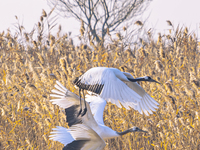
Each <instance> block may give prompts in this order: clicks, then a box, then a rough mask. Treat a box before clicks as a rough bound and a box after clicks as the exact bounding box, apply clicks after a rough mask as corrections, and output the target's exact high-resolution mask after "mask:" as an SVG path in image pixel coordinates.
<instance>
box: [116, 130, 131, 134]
mask: <svg viewBox="0 0 200 150" xmlns="http://www.w3.org/2000/svg"><path fill="white" fill-rule="evenodd" d="M129 132H132V131H131V129H128V130H125V131H123V132H117V134H118V135H120V136H122V135H125V134H127V133H129Z"/></svg>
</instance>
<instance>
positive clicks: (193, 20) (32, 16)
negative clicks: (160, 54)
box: [0, 0, 200, 36]
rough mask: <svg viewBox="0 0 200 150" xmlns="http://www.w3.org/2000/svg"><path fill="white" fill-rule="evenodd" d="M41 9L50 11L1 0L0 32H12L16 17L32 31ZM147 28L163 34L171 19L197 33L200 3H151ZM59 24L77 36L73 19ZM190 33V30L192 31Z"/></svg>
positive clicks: (40, 3) (38, 4) (32, 0)
mask: <svg viewBox="0 0 200 150" xmlns="http://www.w3.org/2000/svg"><path fill="white" fill-rule="evenodd" d="M42 9H44V10H46V11H47V12H49V11H50V8H49V6H48V5H47V2H46V0H0V19H1V23H0V32H2V31H3V30H6V29H7V28H10V29H11V30H12V29H14V26H13V24H14V23H16V22H17V21H16V19H15V15H16V16H18V18H19V21H20V23H22V25H23V26H24V27H25V29H26V31H27V32H30V31H31V29H33V26H34V25H35V24H37V22H38V21H39V18H40V16H41V14H42ZM149 14H151V15H150V17H149V19H148V22H147V23H148V24H147V25H148V27H149V28H150V27H153V28H154V29H156V30H157V31H158V32H164V31H165V32H166V31H167V29H169V26H168V25H167V23H166V20H170V21H171V22H172V23H173V24H174V25H175V27H176V26H177V25H178V24H180V25H181V26H182V25H185V26H187V27H188V28H189V29H191V30H192V31H196V32H199V24H200V0H153V2H151V4H150V7H149V8H148V10H147V12H145V13H144V14H143V16H142V17H143V18H144V20H145V18H146V17H147V16H148V15H149ZM57 22H58V24H61V25H62V29H63V32H69V31H72V33H74V36H75V35H77V34H79V28H80V24H79V23H77V22H75V21H74V20H73V19H71V20H67V19H66V18H64V19H62V18H60V19H59V20H58V21H57ZM191 30H190V31H191Z"/></svg>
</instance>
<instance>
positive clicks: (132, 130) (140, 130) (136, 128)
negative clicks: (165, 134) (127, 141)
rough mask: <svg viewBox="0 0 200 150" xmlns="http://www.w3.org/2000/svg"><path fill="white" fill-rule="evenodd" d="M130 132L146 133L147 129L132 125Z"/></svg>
mask: <svg viewBox="0 0 200 150" xmlns="http://www.w3.org/2000/svg"><path fill="white" fill-rule="evenodd" d="M130 132H144V133H148V132H147V131H144V130H142V129H140V128H138V127H132V128H131V129H130Z"/></svg>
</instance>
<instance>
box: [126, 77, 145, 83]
mask: <svg viewBox="0 0 200 150" xmlns="http://www.w3.org/2000/svg"><path fill="white" fill-rule="evenodd" d="M128 80H129V81H131V82H137V81H146V80H145V79H144V78H136V79H132V78H128Z"/></svg>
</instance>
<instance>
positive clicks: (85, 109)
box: [81, 89, 87, 116]
mask: <svg viewBox="0 0 200 150" xmlns="http://www.w3.org/2000/svg"><path fill="white" fill-rule="evenodd" d="M82 92H83V98H84V104H85V108H84V110H83V113H82V115H81V116H84V115H85V114H86V112H87V105H86V101H85V94H84V90H83V89H82Z"/></svg>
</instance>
